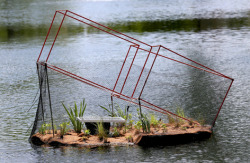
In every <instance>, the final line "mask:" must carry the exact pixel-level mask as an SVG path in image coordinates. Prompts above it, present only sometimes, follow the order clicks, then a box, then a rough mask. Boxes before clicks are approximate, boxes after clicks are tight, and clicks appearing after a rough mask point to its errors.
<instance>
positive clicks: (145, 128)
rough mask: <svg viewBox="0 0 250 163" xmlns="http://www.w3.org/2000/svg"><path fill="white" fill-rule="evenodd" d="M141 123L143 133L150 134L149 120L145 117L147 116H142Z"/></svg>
mask: <svg viewBox="0 0 250 163" xmlns="http://www.w3.org/2000/svg"><path fill="white" fill-rule="evenodd" d="M141 122H142V129H143V132H146V133H149V132H150V120H149V118H148V117H147V115H144V114H142V118H141Z"/></svg>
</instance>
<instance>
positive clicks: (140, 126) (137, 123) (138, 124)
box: [134, 120, 142, 130]
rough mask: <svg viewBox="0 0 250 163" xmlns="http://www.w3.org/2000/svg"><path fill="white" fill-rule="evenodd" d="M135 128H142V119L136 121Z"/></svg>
mask: <svg viewBox="0 0 250 163" xmlns="http://www.w3.org/2000/svg"><path fill="white" fill-rule="evenodd" d="M134 127H135V129H136V130H140V129H141V128H142V125H141V121H140V120H139V121H137V122H136V123H135V126H134Z"/></svg>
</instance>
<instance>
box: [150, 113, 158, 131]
mask: <svg viewBox="0 0 250 163" xmlns="http://www.w3.org/2000/svg"><path fill="white" fill-rule="evenodd" d="M150 125H151V126H152V127H154V128H156V127H159V125H160V121H158V120H157V119H156V117H155V115H154V114H150Z"/></svg>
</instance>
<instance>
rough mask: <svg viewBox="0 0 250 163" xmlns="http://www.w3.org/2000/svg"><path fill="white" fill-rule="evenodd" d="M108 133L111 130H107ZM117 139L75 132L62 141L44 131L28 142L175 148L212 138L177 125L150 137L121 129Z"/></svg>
mask: <svg viewBox="0 0 250 163" xmlns="http://www.w3.org/2000/svg"><path fill="white" fill-rule="evenodd" d="M110 131H111V133H112V131H113V128H112V127H111V129H110ZM118 131H119V133H120V135H119V136H118V137H106V138H104V139H99V137H98V135H88V136H87V135H85V134H84V133H83V132H82V133H75V132H74V130H70V131H68V132H67V133H66V134H65V135H63V137H61V136H60V131H59V130H58V131H57V134H54V137H53V134H52V131H46V134H44V135H43V134H40V133H36V134H34V135H33V136H32V137H31V142H32V143H33V144H35V145H43V146H46V145H49V146H79V147H81V146H85V147H90V148H92V147H98V146H130V145H141V146H155V145H156V146H157V145H175V144H180V143H181V144H182V143H188V142H192V141H196V140H202V139H207V138H209V137H210V136H211V134H212V131H211V127H210V126H200V125H189V124H183V125H181V126H179V127H177V126H176V125H170V124H166V128H161V127H151V129H150V133H143V131H142V130H137V129H135V128H134V127H133V128H131V129H128V130H126V133H125V132H124V128H120V129H119V130H118Z"/></svg>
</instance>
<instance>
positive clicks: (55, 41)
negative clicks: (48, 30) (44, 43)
mask: <svg viewBox="0 0 250 163" xmlns="http://www.w3.org/2000/svg"><path fill="white" fill-rule="evenodd" d="M67 11H68V10H66V11H65V14H64V16H63V19H62V21H61V24H60V26H59V28H58V30H57V33H56V37H55V39H54V41H53V44H52V46H51V48H50V51H49V54H48V56H47V59H46V62H47V61H48V59H49V56H50V53H51V51H52V49H53V47H54V44H55V42H56V39H57V36H58V34H59V31H60V29H61V27H62V24H63V21H64V19H65V15H66V13H67Z"/></svg>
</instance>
